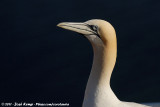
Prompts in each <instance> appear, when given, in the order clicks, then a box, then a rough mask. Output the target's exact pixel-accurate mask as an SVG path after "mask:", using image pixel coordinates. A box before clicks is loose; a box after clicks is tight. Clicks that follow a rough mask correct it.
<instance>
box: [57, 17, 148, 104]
mask: <svg viewBox="0 0 160 107" xmlns="http://www.w3.org/2000/svg"><path fill="white" fill-rule="evenodd" d="M57 26H58V27H61V28H64V29H67V30H71V31H74V32H77V33H80V34H82V35H84V36H85V37H86V38H87V39H88V40H89V42H90V43H91V45H92V48H93V52H94V55H93V63H92V68H91V72H90V75H89V79H88V82H87V86H86V90H85V94H84V99H83V104H82V107H151V106H147V105H143V104H138V103H135V102H125V101H121V100H119V99H118V97H117V96H116V95H115V94H114V92H113V91H112V89H111V86H110V78H111V74H112V71H113V68H114V66H115V63H116V58H117V38H116V31H115V29H114V27H113V26H112V25H111V24H110V23H109V22H108V21H105V20H102V19H92V20H88V21H86V22H61V23H59V24H58V25H57Z"/></svg>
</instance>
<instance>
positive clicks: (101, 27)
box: [57, 19, 115, 46]
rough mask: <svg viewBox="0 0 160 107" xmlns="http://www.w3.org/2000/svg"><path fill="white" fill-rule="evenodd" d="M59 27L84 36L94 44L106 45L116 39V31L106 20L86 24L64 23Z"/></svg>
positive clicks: (91, 21) (90, 21)
mask: <svg viewBox="0 0 160 107" xmlns="http://www.w3.org/2000/svg"><path fill="white" fill-rule="evenodd" d="M57 26H58V27H61V28H64V29H67V30H71V31H74V32H77V33H80V34H83V35H84V36H85V37H86V38H88V39H89V41H90V42H91V43H92V44H96V45H100V46H102V45H106V44H107V42H108V41H110V40H111V39H115V36H114V35H115V30H114V28H113V27H112V25H111V24H110V23H109V22H107V21H104V20H100V19H92V20H89V21H86V22H78V23H77V22H62V23H59V24H58V25H57Z"/></svg>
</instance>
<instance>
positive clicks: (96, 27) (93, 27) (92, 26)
mask: <svg viewBox="0 0 160 107" xmlns="http://www.w3.org/2000/svg"><path fill="white" fill-rule="evenodd" d="M90 28H91V29H92V30H93V31H97V30H98V26H96V25H90Z"/></svg>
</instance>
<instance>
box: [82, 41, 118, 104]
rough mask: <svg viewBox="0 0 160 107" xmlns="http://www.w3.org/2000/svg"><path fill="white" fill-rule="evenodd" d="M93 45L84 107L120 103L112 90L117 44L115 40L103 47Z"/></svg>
mask: <svg viewBox="0 0 160 107" xmlns="http://www.w3.org/2000/svg"><path fill="white" fill-rule="evenodd" d="M91 44H92V47H93V51H94V58H93V64H92V69H91V73H90V76H89V80H88V83H87V87H86V90H85V97H84V102H83V107H92V106H93V107H97V106H96V105H98V107H101V106H99V105H101V104H102V105H103V103H105V104H106V103H107V102H108V103H110V102H112V101H115V102H116V101H119V100H118V98H117V97H116V96H115V94H114V93H113V91H112V90H111V88H110V78H111V74H112V71H113V68H114V66H115V62H116V56H117V42H116V38H115V39H112V40H109V41H107V42H106V44H105V45H103V46H97V45H96V44H94V43H91ZM103 100H104V101H103ZM111 100H112V101H111ZM91 102H92V103H91ZM99 103H101V104H99ZM102 107H103V106H102Z"/></svg>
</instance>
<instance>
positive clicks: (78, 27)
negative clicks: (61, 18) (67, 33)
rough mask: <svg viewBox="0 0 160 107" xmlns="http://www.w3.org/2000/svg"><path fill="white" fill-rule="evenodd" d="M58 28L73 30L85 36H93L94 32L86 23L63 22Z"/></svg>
mask: <svg viewBox="0 0 160 107" xmlns="http://www.w3.org/2000/svg"><path fill="white" fill-rule="evenodd" d="M57 26H58V27H61V28H64V29H67V30H71V31H74V32H77V33H80V34H84V35H92V34H94V31H92V30H91V29H90V28H89V27H88V25H87V24H85V23H73V22H62V23H59V24H58V25H57Z"/></svg>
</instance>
